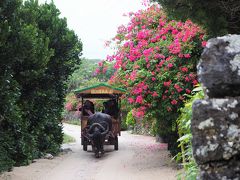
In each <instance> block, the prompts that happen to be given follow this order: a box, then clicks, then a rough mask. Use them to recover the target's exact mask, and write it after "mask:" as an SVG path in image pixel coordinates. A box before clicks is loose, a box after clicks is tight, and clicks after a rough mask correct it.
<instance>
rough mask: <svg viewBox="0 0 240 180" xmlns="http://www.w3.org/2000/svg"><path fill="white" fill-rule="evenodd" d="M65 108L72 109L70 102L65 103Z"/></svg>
mask: <svg viewBox="0 0 240 180" xmlns="http://www.w3.org/2000/svg"><path fill="white" fill-rule="evenodd" d="M65 109H66V110H68V111H71V110H73V104H72V103H71V102H68V103H66V105H65Z"/></svg>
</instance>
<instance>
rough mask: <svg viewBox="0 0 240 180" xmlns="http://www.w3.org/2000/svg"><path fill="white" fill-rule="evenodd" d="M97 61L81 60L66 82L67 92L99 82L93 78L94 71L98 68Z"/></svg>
mask: <svg viewBox="0 0 240 180" xmlns="http://www.w3.org/2000/svg"><path fill="white" fill-rule="evenodd" d="M99 62H100V60H99V59H82V63H81V65H79V66H77V67H76V70H75V71H74V72H73V74H72V75H71V76H69V79H68V81H67V84H68V92H69V93H70V92H71V91H72V90H75V89H78V88H83V87H87V86H90V85H93V84H96V83H97V82H99V80H98V79H97V78H96V77H95V76H94V71H95V69H96V68H97V67H98V63H99Z"/></svg>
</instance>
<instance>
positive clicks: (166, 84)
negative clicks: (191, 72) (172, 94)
mask: <svg viewBox="0 0 240 180" xmlns="http://www.w3.org/2000/svg"><path fill="white" fill-rule="evenodd" d="M171 83H172V82H171V81H166V82H163V85H164V86H166V87H169V86H170V85H171Z"/></svg>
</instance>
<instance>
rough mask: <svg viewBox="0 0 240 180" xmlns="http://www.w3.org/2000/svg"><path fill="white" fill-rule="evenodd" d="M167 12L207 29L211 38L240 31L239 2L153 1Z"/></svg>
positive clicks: (213, 0)
mask: <svg viewBox="0 0 240 180" xmlns="http://www.w3.org/2000/svg"><path fill="white" fill-rule="evenodd" d="M152 1H156V2H158V3H159V4H161V6H162V7H163V9H165V10H166V12H167V13H168V15H169V16H170V17H173V18H175V19H179V20H182V21H185V20H187V19H191V20H192V21H193V22H195V23H197V24H199V25H201V26H203V27H205V28H206V29H207V30H208V33H209V35H210V36H221V35H225V34H235V33H239V31H240V21H239V15H240V8H239V1H238V0H231V1H223V0H211V1H209V0H201V1H199V0H152Z"/></svg>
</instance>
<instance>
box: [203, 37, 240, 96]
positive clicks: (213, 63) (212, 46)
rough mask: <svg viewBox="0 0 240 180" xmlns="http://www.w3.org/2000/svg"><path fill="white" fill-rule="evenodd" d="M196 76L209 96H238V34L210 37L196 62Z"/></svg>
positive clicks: (239, 67) (239, 85)
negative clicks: (198, 60)
mask: <svg viewBox="0 0 240 180" xmlns="http://www.w3.org/2000/svg"><path fill="white" fill-rule="evenodd" d="M198 76H199V81H200V82H201V83H202V84H203V86H204V88H205V93H206V95H208V96H209V97H210V98H219V97H226V96H232V97H234V96H240V91H239V89H240V35H227V36H224V37H218V38H214V39H210V40H209V41H208V42H207V46H206V48H205V49H204V51H203V53H202V56H201V60H200V62H199V64H198Z"/></svg>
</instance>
